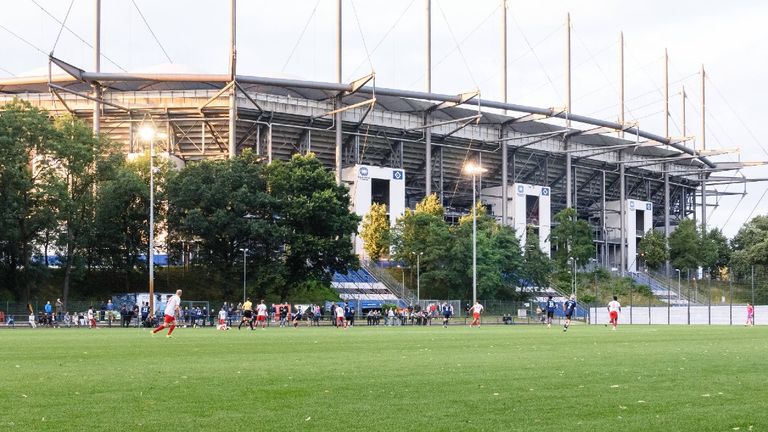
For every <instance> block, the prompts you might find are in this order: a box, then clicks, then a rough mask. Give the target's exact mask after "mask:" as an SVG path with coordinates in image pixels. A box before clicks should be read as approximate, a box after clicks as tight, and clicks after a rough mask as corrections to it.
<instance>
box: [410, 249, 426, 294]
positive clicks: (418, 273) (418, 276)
mask: <svg viewBox="0 0 768 432" xmlns="http://www.w3.org/2000/svg"><path fill="white" fill-rule="evenodd" d="M411 253H412V254H414V255H416V303H417V304H418V303H419V300H421V256H422V255H423V254H424V252H419V253H416V252H411ZM411 283H413V279H411Z"/></svg>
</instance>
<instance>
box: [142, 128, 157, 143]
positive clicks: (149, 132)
mask: <svg viewBox="0 0 768 432" xmlns="http://www.w3.org/2000/svg"><path fill="white" fill-rule="evenodd" d="M139 136H140V137H141V139H143V140H144V141H150V140H151V139H152V138H154V137H155V129H154V128H153V127H152V126H142V127H141V128H140V129H139Z"/></svg>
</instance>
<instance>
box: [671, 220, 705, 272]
mask: <svg viewBox="0 0 768 432" xmlns="http://www.w3.org/2000/svg"><path fill="white" fill-rule="evenodd" d="M699 246H700V240H699V232H698V230H697V229H696V222H694V221H693V220H691V219H683V220H682V221H680V224H679V225H678V226H677V228H676V229H675V230H674V231H673V232H672V234H670V235H669V255H670V259H671V261H672V266H673V267H674V268H677V269H680V270H681V271H682V270H693V269H696V268H697V267H698V266H699V264H700V263H701V259H700V253H699Z"/></svg>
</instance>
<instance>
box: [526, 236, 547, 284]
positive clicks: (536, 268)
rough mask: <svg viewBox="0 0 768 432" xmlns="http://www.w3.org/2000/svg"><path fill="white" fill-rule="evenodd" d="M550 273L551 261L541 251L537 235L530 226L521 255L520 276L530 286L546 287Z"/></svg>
mask: <svg viewBox="0 0 768 432" xmlns="http://www.w3.org/2000/svg"><path fill="white" fill-rule="evenodd" d="M551 274H552V261H551V260H550V259H549V257H548V256H547V255H546V254H545V253H544V252H542V251H541V248H540V247H539V236H538V234H536V232H535V231H534V229H533V227H532V226H529V227H528V228H527V233H526V236H525V249H524V255H523V271H522V276H523V278H524V280H526V281H527V283H528V284H529V285H530V286H535V287H540V288H543V287H548V286H549V284H550V275H551Z"/></svg>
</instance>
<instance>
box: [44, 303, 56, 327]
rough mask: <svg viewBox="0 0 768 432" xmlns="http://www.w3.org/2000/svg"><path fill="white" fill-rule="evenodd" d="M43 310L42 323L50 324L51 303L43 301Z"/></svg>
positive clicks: (51, 314)
mask: <svg viewBox="0 0 768 432" xmlns="http://www.w3.org/2000/svg"><path fill="white" fill-rule="evenodd" d="M43 310H44V311H45V315H43V322H42V324H43V325H51V317H52V316H53V305H51V302H50V301H48V302H46V303H45V306H44V307H43Z"/></svg>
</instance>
